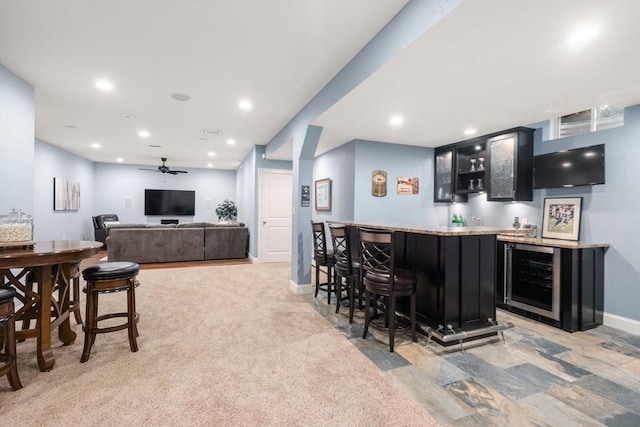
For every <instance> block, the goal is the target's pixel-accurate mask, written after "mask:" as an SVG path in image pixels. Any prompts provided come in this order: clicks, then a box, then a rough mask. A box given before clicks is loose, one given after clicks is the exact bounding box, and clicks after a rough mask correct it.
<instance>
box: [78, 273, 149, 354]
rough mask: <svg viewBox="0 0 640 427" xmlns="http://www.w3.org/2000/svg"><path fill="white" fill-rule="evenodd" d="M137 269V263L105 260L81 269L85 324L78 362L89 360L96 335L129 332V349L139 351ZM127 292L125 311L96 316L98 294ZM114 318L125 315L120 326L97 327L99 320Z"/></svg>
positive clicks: (138, 283)
mask: <svg viewBox="0 0 640 427" xmlns="http://www.w3.org/2000/svg"><path fill="white" fill-rule="evenodd" d="M139 272H140V266H139V265H138V264H136V263H135V262H126V261H123V262H105V263H102V264H98V265H94V266H91V267H87V268H86V269H84V270H83V271H82V277H83V278H84V280H85V281H86V282H87V287H86V288H85V289H84V291H85V292H86V293H87V308H86V319H85V321H86V323H85V324H84V326H83V327H82V329H83V330H84V349H83V351H82V358H81V359H80V362H81V363H84V362H86V361H87V360H89V356H90V355H91V347H92V346H93V343H94V342H95V340H96V335H97V334H104V333H108V332H115V331H120V330H123V329H127V330H128V331H129V347H131V351H132V352H136V351H138V344H137V342H136V338H137V337H138V327H137V323H138V321H139V320H140V316H139V314H138V313H137V312H136V294H135V288H136V287H137V286H139V285H140V282H138V281H137V280H136V276H137V275H138V273H139ZM121 291H127V311H126V312H120V313H109V314H103V315H101V316H98V295H100V294H105V293H111V292H121ZM114 317H126V318H127V321H126V322H125V323H123V324H121V325H116V326H111V327H105V328H100V327H98V323H99V322H101V321H102V320H107V319H112V318H114Z"/></svg>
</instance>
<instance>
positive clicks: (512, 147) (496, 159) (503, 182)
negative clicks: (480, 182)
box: [487, 128, 534, 201]
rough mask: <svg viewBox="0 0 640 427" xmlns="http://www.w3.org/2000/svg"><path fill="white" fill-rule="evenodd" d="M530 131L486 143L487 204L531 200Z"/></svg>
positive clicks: (518, 132)
mask: <svg viewBox="0 0 640 427" xmlns="http://www.w3.org/2000/svg"><path fill="white" fill-rule="evenodd" d="M533 132H534V130H533V129H527V128H518V129H517V130H515V131H514V132H509V133H505V134H502V135H497V136H493V137H490V138H488V139H487V157H488V158H489V163H488V164H487V174H488V182H487V200H490V201H531V200H533Z"/></svg>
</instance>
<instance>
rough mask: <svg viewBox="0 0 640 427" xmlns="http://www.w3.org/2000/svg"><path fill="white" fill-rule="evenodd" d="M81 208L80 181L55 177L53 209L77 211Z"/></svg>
mask: <svg viewBox="0 0 640 427" xmlns="http://www.w3.org/2000/svg"><path fill="white" fill-rule="evenodd" d="M78 209H80V183H79V182H76V181H70V180H67V179H61V178H53V210H54V211H77V210H78Z"/></svg>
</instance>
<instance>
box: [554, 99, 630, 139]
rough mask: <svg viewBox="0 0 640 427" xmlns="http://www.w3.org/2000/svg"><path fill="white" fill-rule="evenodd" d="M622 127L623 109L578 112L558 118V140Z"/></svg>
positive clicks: (600, 108)
mask: <svg viewBox="0 0 640 427" xmlns="http://www.w3.org/2000/svg"><path fill="white" fill-rule="evenodd" d="M623 125H624V108H620V107H614V106H612V105H603V106H601V107H596V108H591V109H589V110H584V111H578V112H577V113H572V114H567V115H566V116H562V117H559V118H558V138H564V137H565V136H571V135H580V134H582V133H588V132H596V131H599V130H604V129H611V128H616V127H619V126H623Z"/></svg>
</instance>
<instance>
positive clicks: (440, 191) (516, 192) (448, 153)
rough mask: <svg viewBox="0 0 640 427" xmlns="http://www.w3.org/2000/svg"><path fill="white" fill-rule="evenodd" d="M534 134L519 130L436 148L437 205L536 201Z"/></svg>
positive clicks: (529, 131)
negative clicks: (479, 198) (478, 196)
mask: <svg viewBox="0 0 640 427" xmlns="http://www.w3.org/2000/svg"><path fill="white" fill-rule="evenodd" d="M533 132H534V129H529V128H523V127H520V128H515V129H510V130H506V131H502V132H497V133H494V134H491V135H485V136H481V137H478V138H473V139H470V140H467V141H461V142H458V143H456V144H451V145H447V146H444V147H440V148H436V149H435V168H434V171H435V176H434V202H436V203H438V202H439V203H450V202H466V201H467V197H468V195H469V194H470V193H485V192H486V194H487V200H489V201H530V200H533Z"/></svg>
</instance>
